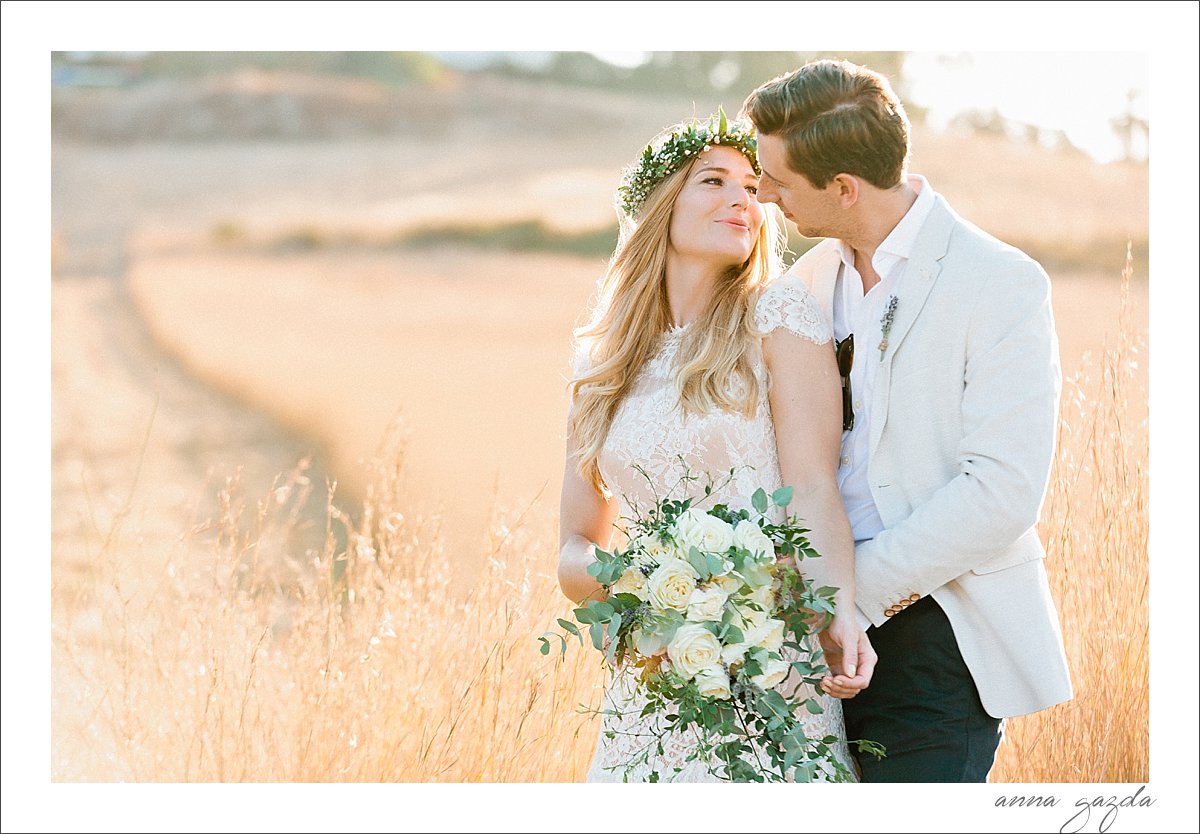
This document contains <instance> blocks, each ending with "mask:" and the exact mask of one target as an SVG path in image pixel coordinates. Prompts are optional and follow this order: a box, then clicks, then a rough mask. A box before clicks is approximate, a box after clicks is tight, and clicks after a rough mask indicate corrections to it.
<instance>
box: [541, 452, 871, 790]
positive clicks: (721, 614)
mask: <svg viewBox="0 0 1200 834" xmlns="http://www.w3.org/2000/svg"><path fill="white" fill-rule="evenodd" d="M731 475H732V473H731ZM689 479H692V480H694V478H693V477H691V476H689ZM712 492H713V486H712V484H711V483H709V484H708V485H706V486H705V488H704V497H705V498H707V497H709V496H710V495H711V494H712ZM791 498H792V489H791V488H790V487H784V488H782V489H778V490H775V491H774V492H773V493H771V494H770V495H768V493H767V492H766V491H765V490H762V489H759V490H757V491H756V492H755V493H754V495H753V496H752V497H751V499H750V506H751V508H752V509H732V508H731V507H729V506H727V505H725V504H717V505H715V506H713V507H712V508H711V509H709V510H700V509H699V508H697V507H696V506H695V504H696V503H697V500H696V499H695V498H692V497H688V498H683V499H664V500H660V501H658V502H657V503H656V504H655V506H654V507H652V508H651V509H650V510H649V511H648V512H647V513H646V515H644V516H643V517H640V518H635V519H632V520H631V522H630V524H629V525H628V528H627V530H626V533H627V536H628V543H627V545H626V546H625V547H624V548H620V549H614V550H613V552H611V553H609V552H605V551H603V550H600V549H597V550H596V552H595V555H596V561H595V562H594V563H593V564H592V565H591V566H590V567H589V569H588V572H589V573H590V574H591V575H592V576H593V577H595V578H596V581H597V582H599V583H600V585H601V586H602V587H603V589H604V591H605V592H606V594H607V598H606V599H604V600H597V599H593V600H589V601H586V603H585V604H581V607H579V608H576V609H575V611H574V615H575V620H576V622H574V623H573V622H571V621H569V620H566V619H559V620H558V624H559V625H560V626H561V627H562V628H563V630H564V631H565V632H566V634H569V635H572V636H574V637H576V638H578V639H579V640H580V641H581V642H583V641H585V639H586V640H587V642H590V643H591V644H592V646H593V647H594V648H595V649H597V650H598V651H600V652H602V653H603V655H604V658H605V661H606V662H607V663H608V664H609V665H610V666H612V667H614V668H616V669H624V670H626V671H627V672H630V673H632V674H634V675H635V676H636V681H637V686H638V688H639V690H640V691H641V694H642V695H643V696H644V698H645V706H644V708H643V709H642V711H641V715H642V717H643V718H645V719H646V725H647V726H648V727H651V728H653V731H651V732H649V733H647V734H646V736H647V737H648V738H649V740H648V741H647V743H646V744H644V745H643V746H642V747H641V749H640V750H639V752H638V753H637V754H636V755H635V757H634V759H633V760H631V761H628V762H625V763H624V768H625V776H626V778H628V775H629V774H630V773H632V772H633V771H634V770H636V769H641V770H644V769H645V768H646V766H647V765H648V764H650V763H651V762H653V761H654V757H655V756H661V755H662V753H663V748H664V741H665V740H666V739H667V738H669V737H670V736H671V735H673V734H676V733H689V732H690V733H691V735H692V738H693V739H694V742H692V744H691V749H690V752H689V755H688V758H687V759H686V761H687V762H690V761H700V762H702V763H703V764H705V765H706V766H707V767H708V769H709V771H710V772H711V773H713V774H714V775H716V776H718V777H719V778H721V779H726V780H730V781H738V782H743V781H745V782H762V781H787V780H791V781H797V782H807V781H813V780H814V779H818V778H820V779H826V780H833V781H842V780H846V779H849V778H850V774H849V772H848V770H847V768H846V766H845V765H844V764H843V763H842V762H841V760H840V759H838V758H837V757H836V756H835V755H834V745H835V744H837V742H838V739H837V738H835V737H833V736H827V737H823V738H809V737H808V735H806V733H805V728H804V724H803V722H802V720H801V716H802V715H803V714H804V713H806V712H807V713H811V714H818V713H820V712H822V707H821V705H820V703H819V701H818V700H817V699H816V698H815V697H812V694H811V693H813V692H814V691H815V690H814V689H811V688H810V687H815V686H817V685H818V684H819V683H820V680H821V678H822V677H823V676H824V675H825V674H827V671H828V670H827V669H826V668H825V666H824V665H823V663H822V662H821V659H820V655H819V653H818V652H817V651H816V640H815V635H816V633H817V632H818V631H820V630H821V629H822V628H824V627H825V625H827V623H828V620H829V617H830V616H832V614H833V597H834V593H835V592H836V590H837V589H836V588H830V587H822V588H814V587H812V583H811V582H809V581H808V580H807V579H805V578H804V576H803V575H802V574H801V572H800V570H799V568H798V564H799V561H800V560H802V559H811V558H815V557H818V556H819V555H820V554H818V553H817V552H816V551H815V550H814V549H813V548H812V547H811V546H810V545H809V542H808V539H807V538H806V534H807V533H808V532H809V531H808V529H807V528H805V527H804V526H803V524H802V523H801V521H800V519H799V518H798V517H796V516H794V515H786V516H784V512H785V511H786V508H787V505H788V504H789V503H790V502H791ZM772 506H773V507H776V508H778V509H779V512H777V513H774V514H775V515H776V516H777V517H779V516H783V520H782V521H780V522H778V523H776V522H774V521H772V520H771V518H770V517H769V515H768V511H769V510H771V509H772ZM585 634H586V638H585ZM551 638H556V639H557V640H558V641H560V643H561V649H562V651H563V652H564V653H565V652H566V647H567V636H566V635H564V634H553V635H551ZM551 638H547V637H546V636H543V637H542V638H541V642H542V646H541V651H542V653H543V654H549V652H550V650H551V647H552V644H551V642H550V639H551ZM802 684H806V685H807V686H802ZM806 693H807V694H806ZM867 744H868V747H870V746H871V745H869V743H867ZM677 770H678V768H677ZM671 775H672V774H660V773H658V772H656V771H653V770H652V772H651V774H650V777H649V778H650V780H651V781H658V780H659V779H660V778H663V777H664V776H666V777H668V778H669V777H670V776H671Z"/></svg>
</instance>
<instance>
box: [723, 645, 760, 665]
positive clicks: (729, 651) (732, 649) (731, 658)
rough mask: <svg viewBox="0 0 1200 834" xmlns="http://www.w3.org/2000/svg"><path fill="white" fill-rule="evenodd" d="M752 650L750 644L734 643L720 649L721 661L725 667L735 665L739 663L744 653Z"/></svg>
mask: <svg viewBox="0 0 1200 834" xmlns="http://www.w3.org/2000/svg"><path fill="white" fill-rule="evenodd" d="M752 648H754V647H753V646H752V645H751V644H750V643H734V644H733V645H730V646H726V647H725V648H723V649H721V660H722V661H723V662H724V663H725V665H726V666H733V665H734V664H735V663H741V662H742V658H743V657H745V656H746V652H748V651H749V650H750V649H752Z"/></svg>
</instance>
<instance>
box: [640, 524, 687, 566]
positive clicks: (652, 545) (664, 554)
mask: <svg viewBox="0 0 1200 834" xmlns="http://www.w3.org/2000/svg"><path fill="white" fill-rule="evenodd" d="M630 546H631V547H634V548H636V549H637V550H638V551H639V552H638V553H636V554H635V555H634V557H633V562H634V564H635V565H639V566H640V567H645V568H651V569H653V568H656V567H658V566H659V565H661V564H662V563H663V562H666V561H668V560H669V559H679V558H682V557H681V556H680V555H679V550H678V548H677V547H676V546H675V544H674V543H673V542H664V541H663V540H662V539H660V538H659V537H658V536H657V535H656V534H654V533H643V534H642V535H640V536H638V537H637V538H636V539H634V540H633V541H632V542H630Z"/></svg>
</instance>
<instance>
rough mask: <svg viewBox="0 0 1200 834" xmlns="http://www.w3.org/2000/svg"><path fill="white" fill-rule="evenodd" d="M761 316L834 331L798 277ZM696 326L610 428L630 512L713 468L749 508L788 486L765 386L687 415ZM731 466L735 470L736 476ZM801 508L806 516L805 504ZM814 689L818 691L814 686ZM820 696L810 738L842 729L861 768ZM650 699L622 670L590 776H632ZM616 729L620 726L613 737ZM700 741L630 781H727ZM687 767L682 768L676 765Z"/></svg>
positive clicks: (677, 333) (673, 745)
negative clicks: (749, 405)
mask: <svg viewBox="0 0 1200 834" xmlns="http://www.w3.org/2000/svg"><path fill="white" fill-rule="evenodd" d="M755 321H756V324H757V326H758V329H759V330H761V331H763V332H766V333H769V332H770V331H772V330H775V329H776V328H780V327H783V328H786V329H787V330H789V331H790V332H792V333H795V334H797V335H799V336H802V337H804V338H807V339H810V340H812V341H814V342H817V343H825V342H828V341H830V340H831V339H832V338H833V334H832V330H831V328H830V326H829V324H828V323H827V322H826V321H825V319H824V317H823V315H822V314H821V312H820V310H819V308H818V307H817V304H816V301H815V299H814V298H813V297H812V295H811V293H809V291H808V290H807V288H805V286H804V284H803V283H802V282H800V280H799V279H795V278H789V279H783V280H780V281H776V282H775V283H774V284H772V285H770V286H769V287H768V288H767V289H766V290H765V291H764V292H763V294H762V296H761V297H760V299H759V301H758V304H757V306H756V308H755ZM686 333H687V328H686V327H681V328H675V329H673V330H670V331H668V332H667V333H665V334H664V335H663V341H662V345H661V347H660V348H659V350H658V352H657V354H656V355H655V356H654V357H653V358H651V359H650V360H649V361H648V362H647V363H646V365H645V366H644V367H643V368H642V370H641V372H640V374H639V376H638V378H637V381H636V382H635V385H634V388H633V390H632V391H631V393H630V394H629V395H628V396H627V397H626V399H625V400H624V402H622V404H621V405H620V407H619V408H618V410H617V413H616V414H615V415H614V417H613V421H612V425H611V426H610V428H609V431H608V437H607V439H606V441H605V444H604V448H603V450H602V452H601V455H600V471H601V473H602V474H603V476H604V480H605V482H606V483H607V484H608V486H609V488H610V489H611V490H612V492H613V494H614V495H615V496H616V497H617V498H618V500H619V503H620V514H621V516H622V517H623V518H629V517H632V515H633V514H634V512H635V510H638V509H645V508H648V507H650V506H653V504H654V503H655V502H656V501H657V500H658V499H660V498H662V497H665V496H667V495H668V494H673V495H674V496H676V497H682V496H685V495H695V494H697V489H698V487H699V488H700V489H701V490H702V487H703V480H706V477H705V476H711V477H712V478H713V479H715V480H716V481H717V484H718V485H719V489H717V490H715V491H714V494H713V497H712V499H711V503H710V504H706V505H705V506H712V505H713V504H718V503H724V504H727V505H729V506H731V507H749V506H750V496H751V495H752V494H753V493H754V491H755V490H756V489H758V488H759V487H762V488H763V489H765V490H767V492H768V493H769V492H771V491H773V490H774V489H776V488H778V487H779V486H782V485H783V484H782V483H781V480H782V476H781V475H780V471H779V455H778V451H777V449H776V446H775V434H774V429H773V427H772V423H771V411H770V406H769V403H768V400H767V392H766V386H765V385H764V386H762V392H763V393H762V396H761V398H760V400H759V402H758V408H757V410H756V413H755V414H754V416H753V417H752V418H748V417H746V416H744V415H742V414H738V413H730V412H715V413H710V414H708V415H705V416H694V415H692V416H688V417H687V418H686V419H685V416H684V414H683V412H682V409H681V408H679V406H678V399H677V397H676V394H675V391H674V386H673V370H674V366H675V359H676V355H677V353H678V350H679V345H680V343H681V342H682V340H683V339H684V337H685V334H686ZM579 361H581V360H578V359H577V363H578V362H579ZM751 364H752V366H753V367H754V370H755V372H756V373H757V374H759V375H760V378H762V379H765V378H766V369H765V364H764V362H763V360H762V358H761V354H760V353H758V354H756V355H755V356H754V357H752V360H751ZM577 367H578V364H577ZM731 469H732V470H734V472H733V476H732V478H729V477H727V476H728V474H729V472H730V470H731ZM639 470H641V471H639ZM689 471H690V472H691V473H692V474H693V475H700V476H701V477H702V481H701V482H700V483H699V484H697V483H695V482H693V483H691V484H688V483H681V478H683V476H684V475H685V473H687V472H689ZM643 472H644V473H645V474H644V475H643V474H642V473H643ZM672 489H674V493H672ZM701 494H702V492H701ZM793 512H799V514H800V515H801V516H803V508H799V509H793ZM808 694H812V692H811V689H810V690H809V693H808ZM816 697H817V698H818V701H819V703H820V704H821V706H822V707H823V708H824V712H822V713H821V714H818V715H809V716H808V717H807V719H806V720H805V733H806V734H807V735H808V736H809V738H822V737H825V736H835V737H837V738H838V739H839V743H838V744H837V746H836V755H837V756H838V758H839V759H840V760H841V761H842V762H843V763H845V764H846V765H847V767H848V768H849V769H850V772H851V773H853V770H854V768H853V765H852V764H851V763H850V756H849V752H848V750H847V748H846V744H845V735H846V733H845V726H844V724H843V721H842V706H841V702H840V701H838V700H837V699H835V698H831V697H828V696H826V695H823V694H820V693H816ZM643 704H644V700H642V699H640V698H639V697H638V696H637V694H636V692H635V691H634V684H633V677H632V675H631V674H625V673H621V674H619V675H618V676H617V678H616V679H615V680H614V681H613V683H612V684H611V685H610V686H609V688H608V691H607V692H606V694H605V697H604V705H603V707H602V709H603V710H604V711H605V713H606V714H605V715H604V716H603V718H602V720H601V728H600V738H599V741H598V743H597V747H596V754H595V757H594V758H593V760H592V765H591V768H590V769H589V771H588V774H587V781H589V782H611V781H616V782H619V781H623V779H624V778H625V767H624V765H626V764H627V763H628V762H631V761H633V759H634V757H635V755H636V754H637V752H638V751H639V750H642V749H643V748H644V747H645V745H646V738H647V737H646V735H645V734H646V733H647V731H648V730H651V729H653V728H652V727H651V726H650V725H649V724H648V722H649V721H650V719H649V718H643V717H641V715H640V712H641V708H642V705H643ZM610 712H611V713H617V714H609V713H610ZM609 733H613V734H614V735H613V737H612V738H609V737H608V736H609ZM690 747H691V744H690V742H689V738H688V736H687V734H673V735H672V738H671V741H670V742H669V743H664V753H663V755H662V756H653V757H652V758H651V759H650V761H649V762H648V763H646V764H645V765H639V766H638V767H637V768H636V769H635V770H634V771H633V772H632V773H630V774H629V777H628V778H629V780H630V781H646V780H647V778H648V777H649V775H650V772H651V771H652V770H653V771H656V772H657V773H658V774H659V778H660V779H661V780H662V781H675V782H703V781H718V780H717V779H716V777H715V776H713V775H712V774H711V773H710V772H709V769H708V766H707V764H706V763H704V762H702V761H693V762H687V763H685V762H684V759H685V758H686V757H687V755H688V751H689V749H690ZM677 767H678V768H681V770H680V771H679V772H678V773H677V774H676V773H675V768H677Z"/></svg>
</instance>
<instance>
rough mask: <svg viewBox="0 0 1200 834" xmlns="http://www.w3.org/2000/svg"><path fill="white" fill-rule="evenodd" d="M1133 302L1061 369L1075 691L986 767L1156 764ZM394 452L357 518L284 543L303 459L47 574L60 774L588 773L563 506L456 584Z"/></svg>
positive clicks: (1111, 770) (592, 693)
mask: <svg viewBox="0 0 1200 834" xmlns="http://www.w3.org/2000/svg"><path fill="white" fill-rule="evenodd" d="M1127 277H1128V276H1126V278H1127ZM1127 289H1128V285H1127V282H1126V291H1127ZM1126 298H1127V292H1126ZM1121 321H1122V327H1121V330H1120V332H1119V334H1117V341H1116V343H1115V344H1114V345H1110V346H1109V347H1108V349H1106V350H1105V351H1104V352H1103V354H1102V355H1101V356H1100V357H1099V359H1098V361H1097V362H1096V364H1094V365H1092V366H1090V369H1089V370H1087V371H1086V372H1084V373H1079V374H1076V375H1074V378H1073V379H1071V380H1069V383H1068V385H1067V395H1066V396H1065V397H1064V409H1063V419H1062V427H1061V437H1060V447H1059V456H1058V462H1057V466H1056V469H1055V473H1054V480H1053V484H1052V489H1051V492H1050V495H1049V498H1048V501H1047V504H1046V507H1045V511H1044V521H1043V528H1042V529H1043V534H1044V537H1045V539H1046V541H1047V545H1048V549H1049V559H1048V562H1047V564H1048V568H1049V570H1050V573H1051V581H1052V584H1053V586H1054V592H1055V597H1056V599H1057V601H1058V603H1059V606H1060V614H1061V617H1062V621H1063V629H1064V633H1065V635H1066V639H1067V646H1068V653H1069V656H1070V660H1071V664H1072V669H1073V674H1074V679H1075V685H1076V691H1077V696H1076V698H1075V700H1073V701H1071V702H1070V703H1068V704H1065V705H1062V706H1059V707H1057V708H1055V709H1052V710H1048V711H1046V712H1043V713H1040V714H1037V715H1035V716H1031V717H1026V718H1022V719H1017V720H1014V721H1012V722H1010V724H1009V728H1008V735H1007V740H1006V743H1005V744H1004V745H1003V746H1002V748H1001V753H1000V758H999V761H998V765H997V768H996V770H995V772H994V780H995V781H1015V782H1062V781H1065V782H1122V781H1145V780H1146V779H1147V777H1148V724H1147V722H1148V677H1147V663H1146V657H1147V612H1146V576H1147V560H1146V541H1147V530H1148V511H1147V470H1146V463H1147V454H1148V453H1147V434H1146V428H1145V424H1144V421H1142V420H1143V418H1144V414H1145V409H1144V404H1145V398H1144V392H1143V391H1140V390H1136V386H1135V385H1131V383H1130V380H1131V368H1130V363H1131V362H1132V361H1133V360H1134V358H1135V356H1136V351H1137V349H1138V340H1139V338H1140V333H1139V332H1137V329H1136V327H1135V325H1134V324H1133V323H1132V317H1131V314H1130V307H1129V304H1128V303H1126V304H1125V305H1123V315H1122V319H1121ZM1131 414H1132V415H1134V418H1133V420H1132V421H1131V419H1130V415H1131ZM1139 414H1140V415H1142V416H1141V417H1138V416H1137V415H1139ZM1139 421H1141V422H1139ZM380 460H381V461H382V463H381V464H380V465H378V466H377V468H376V470H375V472H374V477H373V478H372V479H371V484H370V487H369V488H368V490H367V495H366V499H365V501H364V502H363V507H364V508H363V512H362V514H361V517H360V518H358V519H357V520H354V519H351V518H350V517H348V516H347V515H346V514H345V513H343V512H342V511H341V510H339V509H338V508H337V506H336V503H337V502H336V501H333V500H331V501H329V503H328V512H327V517H328V524H329V529H328V531H327V536H326V545H325V547H324V549H323V550H321V551H320V552H317V551H315V550H309V551H307V552H295V551H294V550H292V549H290V548H289V546H288V541H289V540H290V538H291V536H290V527H291V526H293V525H294V524H295V523H296V522H297V519H299V518H300V517H301V514H300V512H299V508H300V506H301V505H302V504H303V503H304V502H305V501H307V500H313V496H312V495H311V493H312V492H313V490H312V485H311V484H310V483H309V482H308V479H307V478H306V476H305V475H304V472H303V470H302V469H300V470H297V471H296V472H294V473H292V474H291V475H290V476H289V477H287V478H285V479H282V480H281V481H280V482H279V483H278V484H277V485H276V487H275V488H274V489H273V490H272V491H271V492H269V493H268V494H267V495H265V496H262V498H261V499H259V500H257V501H250V500H247V499H245V498H244V497H242V496H241V495H240V494H239V489H238V486H237V483H236V481H235V480H231V481H230V482H229V483H228V484H227V486H226V488H225V489H224V490H223V491H222V493H221V496H220V498H221V501H220V506H221V512H220V514H219V516H218V517H217V518H216V519H215V520H214V521H212V522H210V523H207V524H202V525H198V526H197V527H195V528H193V529H191V530H186V531H180V536H179V538H178V542H177V545H176V547H174V548H173V549H171V550H169V551H168V552H164V553H158V554H154V553H150V554H141V555H140V556H138V557H137V558H133V557H132V556H133V551H135V550H136V549H137V543H136V539H135V537H134V536H133V535H132V534H130V533H129V532H126V531H123V530H122V528H121V524H120V522H121V519H122V518H123V517H124V516H123V515H122V514H118V515H117V516H116V517H115V519H114V520H113V523H112V526H111V529H110V530H109V531H108V533H109V535H107V536H106V537H105V540H104V543H103V545H102V547H101V549H100V552H99V553H98V557H97V558H98V562H97V564H96V565H95V569H94V571H93V572H92V574H91V582H90V583H86V584H83V585H82V586H81V588H80V590H79V594H78V597H77V598H75V599H71V598H68V597H67V596H65V595H57V596H56V597H55V603H54V605H55V610H54V617H53V620H54V623H55V629H54V639H53V669H54V678H55V680H54V686H53V690H54V704H53V711H54V716H55V726H54V757H53V776H54V778H55V779H56V780H100V781H111V780H130V781H160V780H161V781H214V780H215V781H343V780H344V781H363V782H374V781H413V782H420V781H510V782H511V781H518V782H540V781H577V780H579V779H581V778H582V776H583V774H584V772H585V770H586V768H587V765H588V762H589V759H590V755H591V751H592V746H593V744H594V741H595V735H596V732H597V725H596V724H595V722H594V719H593V718H591V717H589V716H586V715H582V714H580V713H578V712H577V711H576V705H578V704H580V703H588V704H595V703H596V702H597V700H598V697H599V689H598V687H599V686H600V685H601V683H602V675H601V672H600V670H599V669H598V668H597V667H596V665H595V664H594V663H593V662H592V660H591V658H590V657H589V656H588V655H587V654H585V653H584V652H582V651H575V652H570V653H569V654H568V657H567V659H566V661H565V662H559V661H557V660H555V659H554V658H547V657H544V656H542V655H541V654H540V653H539V652H538V650H537V640H536V638H537V636H538V635H539V634H541V633H542V632H543V631H544V630H545V629H546V628H547V627H548V626H549V625H550V624H552V623H553V621H554V618H555V617H556V616H560V615H561V614H562V613H563V612H564V611H565V610H566V609H567V607H568V605H567V603H566V601H565V600H563V599H562V598H561V597H560V595H559V593H558V589H557V586H556V583H555V580H554V579H553V577H552V575H551V570H552V566H553V564H554V559H555V557H554V550H555V547H554V541H553V539H554V537H553V527H552V525H550V524H547V523H545V520H544V518H543V520H542V521H536V520H535V521H533V522H531V521H530V520H529V518H528V517H527V515H526V514H522V513H520V512H515V513H514V512H511V511H508V512H504V511H498V514H497V516H496V517H494V518H493V519H492V520H491V523H490V524H489V525H488V527H489V530H490V531H492V532H491V539H490V543H489V545H488V547H487V548H486V552H485V553H484V554H482V562H483V565H484V567H483V569H482V570H481V571H480V573H479V574H478V576H477V578H476V579H475V581H474V582H473V583H472V584H471V586H470V587H469V588H464V587H462V586H461V585H460V584H459V582H460V580H459V579H458V578H457V577H456V575H455V572H454V571H453V561H452V560H449V559H447V558H446V553H445V539H444V537H443V536H442V534H441V532H440V531H439V529H438V527H437V523H436V521H433V520H428V519H419V518H411V517H407V516H409V514H410V508H409V507H407V506H405V504H404V503H403V500H404V499H403V498H402V497H401V496H403V495H404V494H405V492H406V490H405V488H404V480H405V475H404V472H403V459H402V456H401V455H400V454H398V453H397V452H396V451H395V446H394V445H393V446H392V451H391V452H390V453H388V454H385V455H383V456H382V457H381V458H380ZM339 541H341V542H345V543H346V544H345V546H344V547H340V546H339V545H338V544H337V542H339ZM155 564H157V567H158V569H157V570H153V569H151V570H147V567H146V566H147V565H155Z"/></svg>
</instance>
